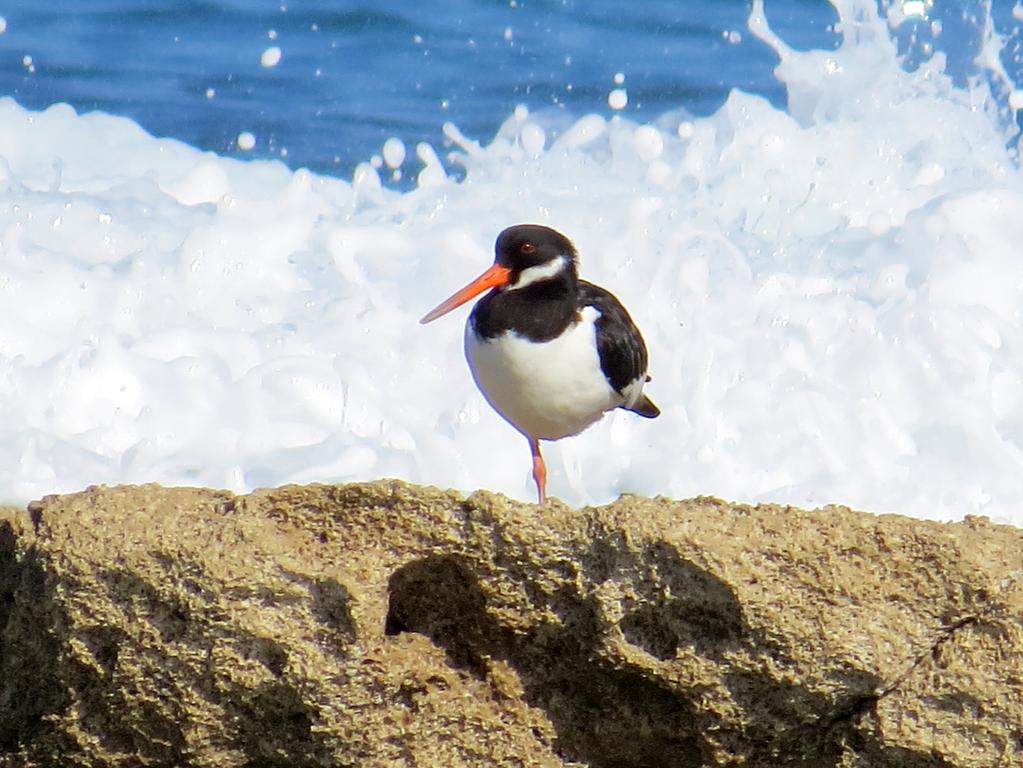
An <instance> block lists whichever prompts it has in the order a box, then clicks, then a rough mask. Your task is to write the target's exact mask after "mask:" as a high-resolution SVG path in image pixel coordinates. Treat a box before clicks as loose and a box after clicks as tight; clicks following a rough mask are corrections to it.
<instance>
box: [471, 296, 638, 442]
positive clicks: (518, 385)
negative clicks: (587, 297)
mask: <svg viewBox="0 0 1023 768" xmlns="http://www.w3.org/2000/svg"><path fill="white" fill-rule="evenodd" d="M598 317H600V313H599V312H598V311H597V310H596V309H594V308H593V307H587V308H586V309H584V310H583V312H582V319H581V320H580V321H579V322H578V323H576V324H575V325H574V326H571V327H570V328H568V330H566V331H565V332H564V333H563V334H561V336H559V337H557V338H555V339H552V340H551V341H548V342H542V343H537V342H533V341H529V340H528V339H524V338H521V337H519V336H516V335H515V334H514V333H511V332H508V333H505V334H503V335H501V336H498V337H496V338H493V339H490V340H487V341H484V340H481V339H479V338H478V337H477V336H476V334H475V333H473V331H472V328H471V323H467V324H466V331H465V356H466V359H467V360H468V361H469V368H470V369H471V370H472V376H473V378H474V379H475V380H476V385H477V386H478V387H479V388H480V390H481V391H482V392H483V395H484V397H486V398H487V402H489V403H490V405H491V406H493V408H494V410H496V411H497V412H498V413H499V414H501V415H502V416H503V417H504V418H505V419H507V420H508V421H509V422H510V423H511V424H512V426H514V427H515V428H516V429H518V430H519V431H520V432H522V433H523V434H525V435H529V436H531V437H535V438H539V439H541V440H558V439H560V438H562V437H567V436H569V435H575V434H578V433H579V432H582V431H583V430H584V429H586V427H588V426H590V425H591V424H593V423H594V422H596V421H598V420H599V419H600V418H601V416H603V415H604V413H605V412H607V411H610V410H612V409H614V408H617V407H618V406H620V405H622V404H623V403H624V402H625V398H623V397H622V396H621V395H619V394H618V393H617V392H615V390H614V389H613V388H612V387H611V385H610V384H609V383H608V381H607V378H605V376H604V372H603V371H602V370H601V369H600V358H599V357H598V355H597V340H596V329H595V327H594V322H595V321H596V319H597V318H598Z"/></svg>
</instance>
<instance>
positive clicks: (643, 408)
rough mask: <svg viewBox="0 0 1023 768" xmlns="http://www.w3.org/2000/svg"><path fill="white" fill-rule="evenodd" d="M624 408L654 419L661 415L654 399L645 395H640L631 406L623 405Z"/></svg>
mask: <svg viewBox="0 0 1023 768" xmlns="http://www.w3.org/2000/svg"><path fill="white" fill-rule="evenodd" d="M625 410H627V411H632V412H633V413H638V414H639V415H640V416H643V417H645V418H647V419H655V418H657V417H658V416H660V415H661V409H660V408H658V407H657V406H656V405H654V401H653V400H651V399H650V398H649V397H647V396H646V395H640V396H639V399H638V400H636V402H635V403H633V404H632V405H631V406H625Z"/></svg>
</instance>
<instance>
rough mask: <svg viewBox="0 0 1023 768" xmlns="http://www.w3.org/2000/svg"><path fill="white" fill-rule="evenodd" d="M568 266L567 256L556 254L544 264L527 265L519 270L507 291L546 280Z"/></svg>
mask: <svg viewBox="0 0 1023 768" xmlns="http://www.w3.org/2000/svg"><path fill="white" fill-rule="evenodd" d="M566 267H568V257H567V256H558V258H556V259H554V260H553V261H548V262H547V263H546V264H537V265H536V266H535V267H529V268H528V269H524V270H522V271H521V272H519V279H518V280H517V281H516V283H515V284H514V285H509V286H508V290H509V291H517V290H518V289H519V288H525V287H526V286H527V285H532V284H533V283H537V282H539V281H541V280H548V279H550V278H552V277H554V276H556V275H558V274H560V273H561V272H562V271H564V270H565V268H566Z"/></svg>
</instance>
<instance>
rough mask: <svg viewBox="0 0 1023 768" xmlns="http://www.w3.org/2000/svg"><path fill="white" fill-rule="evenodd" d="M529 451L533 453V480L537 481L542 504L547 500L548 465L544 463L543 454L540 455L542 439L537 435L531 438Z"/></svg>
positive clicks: (537, 493)
mask: <svg viewBox="0 0 1023 768" xmlns="http://www.w3.org/2000/svg"><path fill="white" fill-rule="evenodd" d="M529 451H530V453H532V454H533V481H534V482H535V483H536V495H537V496H538V497H539V499H540V502H539V503H540V504H543V503H544V502H545V501H546V500H547V466H546V465H545V464H544V463H543V456H541V455H540V441H539V440H537V439H536V438H535V437H531V438H529Z"/></svg>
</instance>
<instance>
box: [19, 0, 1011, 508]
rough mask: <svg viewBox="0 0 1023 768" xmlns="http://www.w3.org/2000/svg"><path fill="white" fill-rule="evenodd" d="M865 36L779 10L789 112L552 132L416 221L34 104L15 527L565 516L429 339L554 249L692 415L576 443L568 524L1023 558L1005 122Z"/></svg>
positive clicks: (442, 345)
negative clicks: (666, 523) (768, 507)
mask: <svg viewBox="0 0 1023 768" xmlns="http://www.w3.org/2000/svg"><path fill="white" fill-rule="evenodd" d="M836 6H837V7H838V9H839V11H840V14H841V17H842V23H841V31H842V32H843V33H844V42H843V44H842V45H841V47H840V48H839V49H838V50H835V51H807V52H799V51H794V50H792V49H789V48H788V47H787V46H786V45H785V44H784V43H783V42H782V41H781V40H778V39H777V38H775V37H774V36H773V34H772V33H771V31H770V29H769V27H768V26H767V25H766V23H765V22H764V21H763V19H762V16H763V11H762V8H761V7H760V6H759V4H758V5H757V6H755V8H754V12H753V15H752V18H751V24H750V31H751V32H752V33H753V34H754V35H757V36H759V37H760V38H762V39H764V40H766V41H768V42H769V44H770V45H772V46H773V47H774V48H775V50H777V51H778V53H779V55H780V58H781V62H780V64H779V67H778V77H779V78H780V79H781V80H782V81H783V82H784V83H785V84H786V86H787V88H788V91H789V101H790V106H789V108H788V110H787V111H783V110H779V109H777V108H775V107H773V106H771V105H770V104H769V103H768V102H767V101H765V100H764V99H762V98H758V97H755V96H750V95H747V94H743V93H739V92H735V93H732V94H731V96H730V97H729V99H728V100H727V102H726V103H725V104H724V105H723V106H722V107H721V108H720V109H719V110H718V111H717V112H716V113H715V114H713V115H711V116H709V117H705V118H694V117H692V116H690V115H687V114H683V113H681V112H679V113H677V114H672V115H666V116H665V117H664V118H662V119H661V120H659V121H657V123H656V124H655V125H637V124H636V123H634V122H631V121H630V120H629V119H628V111H627V110H623V111H622V112H621V113H620V114H618V115H617V116H615V117H614V118H612V119H610V120H608V119H606V118H604V117H602V116H599V115H586V116H582V117H580V118H579V119H578V120H577V121H576V122H575V124H574V125H572V126H571V127H568V128H567V129H566V128H565V127H564V126H562V125H560V124H557V123H548V122H545V120H544V118H543V115H542V114H540V115H533V114H530V113H529V112H528V111H527V110H525V109H521V110H517V111H516V113H515V114H514V115H513V116H511V117H510V118H509V119H508V121H507V122H506V124H505V125H504V127H503V128H502V129H501V131H500V132H499V133H498V135H497V136H496V137H495V138H494V139H493V141H491V142H490V143H489V144H486V145H485V146H481V145H479V144H477V143H475V142H473V141H469V140H467V139H465V137H463V136H462V135H461V134H460V133H459V132H458V131H457V129H455V128H454V127H453V126H450V127H448V128H446V129H445V133H446V135H447V136H448V137H449V138H450V139H451V140H452V141H454V142H456V143H457V144H459V145H460V148H459V150H458V151H459V152H460V155H461V158H460V162H461V163H462V164H464V166H465V177H464V179H462V180H461V181H458V180H456V179H455V178H453V177H452V176H451V175H450V174H448V173H447V172H446V171H445V164H444V163H443V162H442V161H441V159H440V158H439V157H438V156H437V153H436V151H435V150H434V148H432V147H430V146H429V145H423V144H421V145H419V146H417V147H416V150H415V154H416V157H417V158H418V160H419V162H420V163H421V164H422V166H423V167H422V170H420V171H419V175H418V181H419V186H418V187H417V188H416V189H414V190H412V191H409V192H406V193H399V192H397V191H394V190H392V189H390V188H388V187H387V186H386V185H384V184H382V183H381V180H380V177H379V175H378V172H377V168H376V167H374V164H373V163H369V162H367V163H363V164H362V165H360V166H359V169H358V170H357V171H356V174H355V178H354V179H353V181H352V183H350V184H349V183H346V182H344V181H340V180H337V179H332V178H327V177H322V176H317V175H315V174H312V173H309V172H307V171H301V170H300V171H297V172H291V171H289V170H288V169H287V168H286V167H285V166H284V165H282V164H279V163H274V162H246V163H243V162H238V161H235V160H230V159H225V158H222V157H218V156H215V155H213V154H210V153H203V152H200V151H197V150H195V149H193V148H190V147H188V146H185V145H183V144H181V143H178V142H176V141H172V140H165V139H155V138H152V137H151V136H148V135H147V134H145V133H144V132H143V131H142V130H141V129H140V128H139V127H138V126H137V125H135V124H134V123H132V122H131V121H129V120H126V119H122V118H117V117H112V116H109V115H105V114H87V115H77V114H75V113H74V112H73V111H72V110H71V109H70V108H68V107H66V106H55V107H53V108H51V109H48V110H46V111H45V112H41V113H33V112H29V111H26V110H24V109H22V108H21V107H20V106H18V105H17V104H15V103H14V102H13V101H11V100H9V99H7V100H0V158H2V160H0V298H2V306H3V312H2V313H0V395H2V396H0V493H2V495H3V496H5V497H6V498H7V499H9V500H17V501H24V500H27V499H29V498H31V497H35V496H39V495H41V494H44V493H49V492H55V491H71V490H75V489H78V488H81V487H83V486H85V485H88V484H91V483H98V482H103V483H116V482H141V481H160V482H163V483H171V484H182V483H183V484H202V485H211V486H222V487H228V488H232V489H235V490H245V489H249V488H252V487H256V486H265V485H276V484H280V483H285V482H292V481H294V482H306V481H313V480H318V481H348V480H358V479H368V478H377V477H384V476H395V477H401V478H405V479H408V480H411V481H416V482H425V483H433V484H437V485H441V486H453V487H456V488H460V489H463V490H466V491H468V490H471V489H473V488H477V487H485V488H490V489H493V490H498V491H503V492H506V493H508V494H510V495H513V496H516V497H519V498H523V499H530V498H532V493H533V490H532V482H531V479H530V461H529V452H528V448H527V445H526V442H525V440H524V439H523V438H522V437H521V436H519V435H517V434H516V433H515V432H514V431H513V430H511V429H510V428H509V427H508V426H507V425H506V424H505V423H504V422H503V421H502V420H501V418H500V417H499V416H497V415H496V414H495V413H493V412H492V411H491V410H490V409H489V408H488V407H487V405H486V404H485V402H484V401H483V399H482V397H481V396H480V395H479V393H478V392H477V391H476V390H475V388H474V386H473V384H472V380H471V378H470V376H469V373H468V371H467V369H466V366H465V362H464V360H463V358H462V349H461V347H462V323H463V322H464V317H465V314H466V313H467V312H468V309H467V308H466V309H464V310H460V311H459V312H457V313H453V314H452V315H451V316H448V317H445V318H444V319H442V320H441V321H438V322H436V323H434V324H431V325H429V326H427V327H421V326H419V325H418V324H417V322H416V320H417V318H418V317H420V316H421V315H422V314H423V312H424V311H426V310H427V309H429V308H430V307H432V306H434V305H435V304H436V303H437V302H438V301H439V300H440V299H442V298H444V297H446V296H448V295H449V294H450V293H451V292H452V291H453V290H454V289H455V288H458V287H460V286H461V285H463V284H464V283H466V282H467V281H468V280H469V279H470V278H472V277H474V276H475V275H477V274H478V273H479V272H481V271H482V269H483V268H484V267H486V266H487V265H488V264H489V262H490V260H491V258H492V247H493V246H492V244H493V240H494V237H495V236H496V234H497V233H498V232H499V231H500V230H501V229H502V228H504V227H505V226H507V225H509V224H512V223H516V222H523V221H535V222H541V223H545V224H549V225H551V226H554V227H556V228H558V229H560V230H562V231H563V232H565V233H566V234H568V235H569V236H570V237H572V238H573V239H574V240H575V242H576V244H577V246H578V247H579V251H580V254H581V264H582V271H583V274H584V275H585V276H586V277H587V278H589V279H592V280H594V281H596V282H598V283H601V284H603V285H605V286H607V287H609V288H611V289H612V290H613V291H614V292H615V293H616V294H617V295H618V296H619V297H620V298H621V299H622V300H623V302H624V303H625V304H626V305H627V306H628V307H630V309H631V311H632V314H633V316H634V318H635V319H636V320H637V322H638V324H639V325H640V327H641V328H642V329H643V331H644V334H645V336H646V339H647V342H648V346H649V348H650V358H651V373H652V375H653V381H652V382H651V383H650V384H649V386H648V387H647V392H648V393H649V394H650V396H651V397H652V398H653V399H654V400H655V402H657V404H658V405H659V406H660V407H661V410H662V416H661V417H660V418H659V419H657V420H655V421H647V420H643V419H638V418H636V417H635V416H633V415H631V414H628V413H625V412H617V413H615V414H613V415H611V416H609V417H608V418H606V419H605V420H604V421H603V422H602V423H600V424H599V425H597V426H596V427H594V428H592V429H591V430H589V431H588V432H585V433H583V434H582V435H580V436H578V437H575V438H571V439H568V440H564V441H561V442H559V443H555V444H548V445H547V447H546V449H545V453H546V456H547V462H548V468H549V472H550V480H549V491H550V493H551V494H552V495H554V496H559V497H561V498H563V499H565V500H566V501H568V502H570V503H572V504H581V503H589V502H606V501H608V500H610V499H612V498H614V497H615V496H616V495H617V494H618V493H621V492H625V491H634V492H639V493H644V494H665V495H669V496H675V497H688V496H692V495H695V494H716V495H720V496H724V497H726V498H730V499H738V500H744V501H780V502H789V503H793V504H799V505H818V504H823V503H828V502H841V503H846V504H850V505H854V506H857V507H861V508H866V509H871V510H876V511H887V510H892V511H900V512H904V513H909V514H913V515H916V516H921V517H943V518H956V517H960V516H962V515H963V514H967V513H985V514H990V515H992V516H994V517H995V518H997V519H1003V520H1009V521H1012V522H1014V523H1016V524H1023V483H1021V482H1020V477H1023V325H1021V307H1023V302H1021V298H1023V296H1021V293H1023V259H1021V258H1020V249H1019V244H1020V242H1023V179H1021V176H1020V171H1019V168H1018V167H1017V165H1016V164H1015V161H1014V160H1013V159H1012V156H1011V153H1010V152H1008V151H1007V150H1006V148H1005V145H1006V136H1007V126H1006V124H1005V121H1004V115H1003V114H1002V112H1000V111H999V110H998V109H996V108H994V105H993V99H992V97H991V96H990V95H989V94H988V91H987V89H986V88H985V87H984V86H982V85H974V87H973V88H972V89H971V90H970V91H966V90H962V89H959V88H956V87H954V86H953V85H952V84H951V82H949V80H948V79H947V78H946V77H945V75H944V74H943V72H942V59H941V57H940V55H938V56H936V57H935V58H934V59H932V60H931V61H930V62H929V63H927V64H925V65H923V66H922V67H920V68H919V69H918V70H917V71H915V72H912V73H908V72H905V71H903V70H902V69H901V68H900V67H899V65H898V62H897V59H896V53H895V47H894V45H893V43H892V41H891V39H890V37H889V31H888V28H887V26H886V23H885V21H884V20H883V19H879V18H878V17H877V13H876V9H875V6H874V4H873V0H841V1H839V0H836ZM1010 90H1011V89H1010ZM401 146H402V147H403V146H404V145H401ZM383 152H384V154H383V162H386V164H387V165H388V167H390V168H394V167H396V166H397V165H400V164H402V162H405V163H406V164H407V165H414V163H415V160H414V159H411V158H410V159H408V160H406V159H405V157H404V152H401V151H399V144H398V143H395V142H392V143H390V144H389V145H388V146H387V147H385V148H384V150H383ZM376 165H377V166H381V165H382V162H381V161H378V162H377V163H376ZM448 168H450V164H449V165H448ZM410 172H411V173H413V174H414V173H415V170H414V169H411V170H410Z"/></svg>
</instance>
